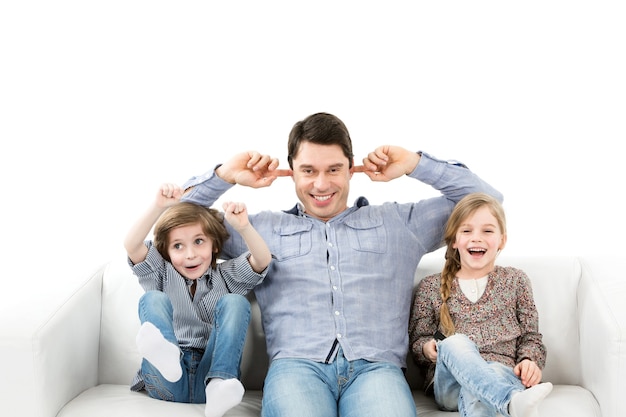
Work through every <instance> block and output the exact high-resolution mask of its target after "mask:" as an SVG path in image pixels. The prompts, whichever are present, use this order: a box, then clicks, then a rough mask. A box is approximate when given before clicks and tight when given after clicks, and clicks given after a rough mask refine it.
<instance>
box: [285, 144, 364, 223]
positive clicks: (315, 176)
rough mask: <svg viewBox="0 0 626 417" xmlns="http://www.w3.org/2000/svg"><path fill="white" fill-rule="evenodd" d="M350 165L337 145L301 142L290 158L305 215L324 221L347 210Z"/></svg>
mask: <svg viewBox="0 0 626 417" xmlns="http://www.w3.org/2000/svg"><path fill="white" fill-rule="evenodd" d="M349 163H350V161H349V160H348V158H346V156H345V155H344V154H343V152H342V150H341V147H340V146H339V145H320V144H316V143H311V142H302V144H301V145H300V149H299V150H298V153H297V154H296V157H295V158H294V159H293V180H294V182H295V185H296V194H297V195H298V198H299V199H300V202H301V203H302V205H303V206H304V209H305V212H306V213H307V214H308V215H310V216H313V217H316V218H318V219H320V220H324V221H326V220H328V219H330V218H332V217H334V216H336V215H338V214H339V213H341V212H342V211H344V210H345V209H346V208H347V207H348V193H349V191H350V178H352V171H351V169H350V168H349V166H350V164H349Z"/></svg>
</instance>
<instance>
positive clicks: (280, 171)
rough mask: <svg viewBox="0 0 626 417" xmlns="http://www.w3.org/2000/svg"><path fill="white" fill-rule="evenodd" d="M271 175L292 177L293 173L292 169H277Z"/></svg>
mask: <svg viewBox="0 0 626 417" xmlns="http://www.w3.org/2000/svg"><path fill="white" fill-rule="evenodd" d="M270 174H271V175H272V176H273V177H291V175H292V172H291V170H290V169H275V170H274V171H272V172H271V173H270Z"/></svg>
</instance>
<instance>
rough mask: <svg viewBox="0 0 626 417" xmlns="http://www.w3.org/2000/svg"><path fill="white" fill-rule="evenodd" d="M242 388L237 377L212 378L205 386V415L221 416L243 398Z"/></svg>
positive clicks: (208, 416) (207, 416)
mask: <svg viewBox="0 0 626 417" xmlns="http://www.w3.org/2000/svg"><path fill="white" fill-rule="evenodd" d="M244 391H245V390H244V388H243V385H242V384H241V382H240V381H239V380H238V379H237V378H230V379H222V378H213V379H211V380H210V381H209V383H208V384H207V386H206V389H205V393H206V406H205V409H204V415H205V416H206V417H222V416H223V415H224V413H225V412H227V411H228V410H230V409H231V408H233V407H234V406H236V405H237V404H239V403H240V402H241V400H242V399H243V393H244Z"/></svg>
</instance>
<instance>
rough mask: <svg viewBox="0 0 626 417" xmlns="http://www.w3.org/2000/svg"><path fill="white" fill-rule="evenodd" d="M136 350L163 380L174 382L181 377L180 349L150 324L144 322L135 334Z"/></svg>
mask: <svg viewBox="0 0 626 417" xmlns="http://www.w3.org/2000/svg"><path fill="white" fill-rule="evenodd" d="M136 342H137V349H139V353H140V354H141V356H143V357H144V358H145V359H147V360H148V361H149V362H150V363H151V364H152V365H154V367H155V368H157V369H158V370H159V372H160V373H161V375H163V378H165V379H167V380H168V381H170V382H176V381H178V380H179V379H180V377H181V376H182V375H183V369H182V368H181V366H180V349H179V348H178V346H176V345H175V344H173V343H171V342H169V341H168V340H167V339H165V337H163V334H162V333H161V331H160V330H159V329H158V328H157V327H156V326H155V325H154V324H152V323H150V322H148V321H147V322H145V323H144V324H142V325H141V327H140V328H139V332H138V333H137V338H136Z"/></svg>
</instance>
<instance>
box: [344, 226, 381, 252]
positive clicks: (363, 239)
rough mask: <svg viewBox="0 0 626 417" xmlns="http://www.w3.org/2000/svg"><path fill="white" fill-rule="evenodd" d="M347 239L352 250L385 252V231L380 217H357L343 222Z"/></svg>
mask: <svg viewBox="0 0 626 417" xmlns="http://www.w3.org/2000/svg"><path fill="white" fill-rule="evenodd" d="M345 224H346V226H347V229H346V232H347V234H348V241H349V242H350V246H351V247H352V249H354V250H358V251H362V252H373V253H385V251H386V248H387V231H386V230H385V226H384V224H383V219H382V218H371V217H368V218H357V219H348V220H346V222H345Z"/></svg>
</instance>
